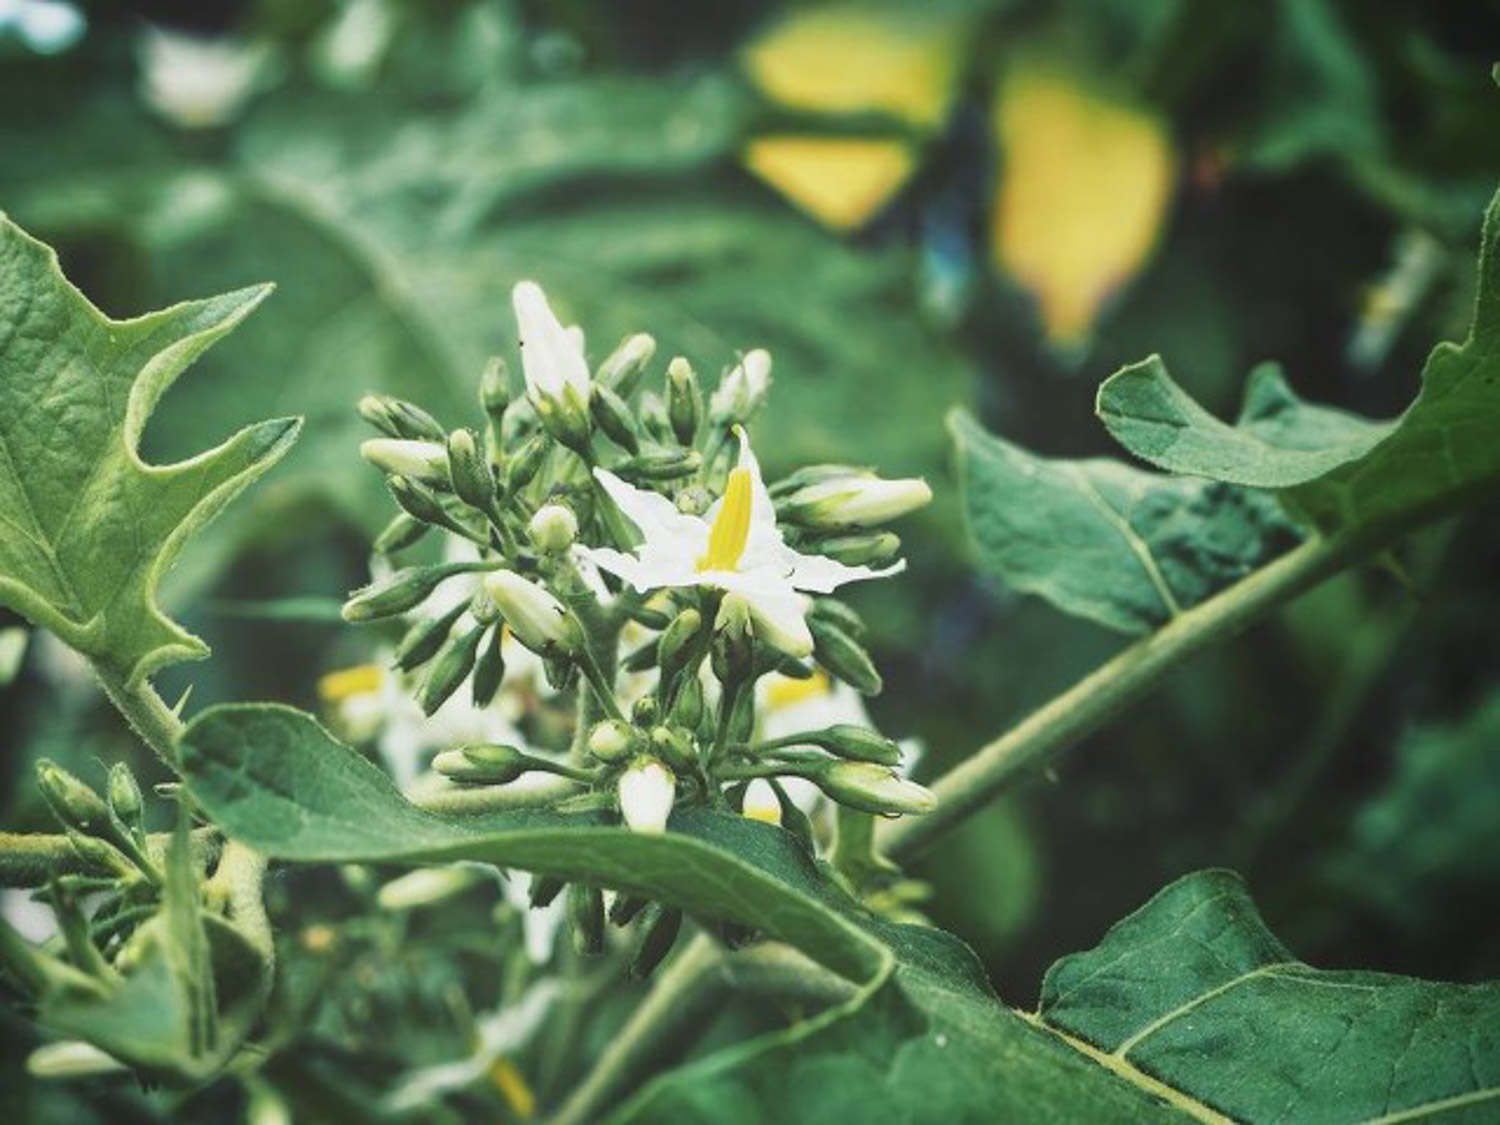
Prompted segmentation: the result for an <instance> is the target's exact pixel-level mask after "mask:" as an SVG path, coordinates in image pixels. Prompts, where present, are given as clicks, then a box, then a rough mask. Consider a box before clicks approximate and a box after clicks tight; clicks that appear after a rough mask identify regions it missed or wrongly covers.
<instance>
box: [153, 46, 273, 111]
mask: <svg viewBox="0 0 1500 1125" xmlns="http://www.w3.org/2000/svg"><path fill="white" fill-rule="evenodd" d="M140 58H141V93H142V96H143V97H144V98H145V99H146V102H147V104H148V105H150V106H151V108H152V109H154V110H155V111H156V112H157V113H159V114H161V115H162V116H163V117H165V118H167V120H169V121H171V122H172V123H173V124H174V125H180V126H181V127H182V128H184V129H202V128H207V127H211V126H215V125H223V124H225V123H226V122H228V121H230V120H232V119H233V118H234V117H235V116H236V115H237V114H238V113H239V111H240V109H241V107H242V106H243V105H244V104H245V101H246V99H248V98H249V97H250V94H251V93H252V92H253V91H254V89H255V87H256V85H257V84H258V82H259V81H260V77H261V73H262V70H263V69H264V67H265V65H266V63H267V62H268V60H269V49H268V48H267V47H266V45H265V44H264V43H255V44H250V43H243V42H240V41H239V40H235V39H205V38H199V37H197V36H193V35H182V34H179V33H177V32H174V31H162V30H161V29H159V28H155V27H147V28H145V29H144V31H143V32H142V35H141V40H140Z"/></svg>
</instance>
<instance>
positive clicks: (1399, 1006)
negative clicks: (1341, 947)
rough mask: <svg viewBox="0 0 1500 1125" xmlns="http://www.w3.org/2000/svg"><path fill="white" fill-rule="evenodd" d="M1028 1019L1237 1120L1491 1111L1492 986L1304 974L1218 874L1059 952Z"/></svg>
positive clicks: (1496, 1057)
mask: <svg viewBox="0 0 1500 1125" xmlns="http://www.w3.org/2000/svg"><path fill="white" fill-rule="evenodd" d="M1038 1016H1039V1018H1040V1021H1041V1022H1042V1023H1043V1024H1045V1025H1046V1026H1048V1027H1051V1028H1054V1029H1055V1030H1057V1031H1058V1032H1060V1033H1062V1034H1064V1035H1066V1036H1068V1037H1071V1038H1072V1039H1073V1040H1075V1041H1077V1042H1079V1043H1080V1044H1081V1045H1082V1046H1083V1047H1084V1049H1086V1050H1088V1051H1090V1052H1092V1053H1094V1054H1095V1055H1096V1057H1098V1058H1099V1060H1100V1061H1101V1062H1102V1063H1104V1064H1105V1065H1107V1066H1109V1067H1111V1068H1113V1069H1117V1070H1121V1071H1126V1070H1138V1071H1140V1072H1143V1073H1145V1074H1147V1075H1150V1076H1152V1077H1154V1078H1155V1079H1157V1080H1159V1081H1160V1082H1162V1083H1165V1084H1166V1085H1168V1086H1170V1087H1172V1088H1173V1089H1175V1090H1177V1091H1179V1092H1180V1093H1181V1094H1182V1095H1183V1096H1185V1097H1187V1098H1191V1099H1193V1100H1195V1101H1197V1102H1199V1103H1201V1104H1202V1105H1203V1106H1205V1107H1208V1108H1209V1109H1211V1110H1212V1111H1213V1112H1216V1113H1219V1114H1225V1115H1227V1116H1228V1117H1231V1118H1234V1119H1236V1120H1241V1121H1276V1120H1287V1119H1289V1118H1292V1117H1294V1118H1295V1119H1296V1120H1297V1121H1299V1122H1355V1121H1376V1120H1379V1121H1395V1120H1408V1119H1415V1118H1419V1117H1428V1116H1436V1115H1438V1114H1439V1113H1443V1112H1447V1113H1449V1114H1451V1115H1452V1117H1451V1119H1452V1120H1465V1121H1468V1120H1473V1121H1479V1120H1482V1119H1483V1120H1487V1119H1492V1118H1493V1115H1494V1113H1495V1110H1496V1108H1497V1106H1500V983H1488V984H1479V985H1459V984H1446V983H1441V982H1434V981H1423V980H1415V979H1411V978H1408V977H1398V976H1391V975H1387V974H1385V973H1372V972H1359V971H1325V970H1319V969H1313V968H1311V967H1309V966H1307V965H1304V964H1302V963H1301V962H1299V961H1297V960H1296V959H1295V958H1294V957H1293V956H1292V955H1291V954H1290V953H1289V952H1288V951H1287V950H1286V948H1285V947H1284V946H1283V945H1282V944H1281V943H1280V942H1279V941H1277V940H1276V938H1275V937H1274V936H1273V935H1272V934H1271V932H1270V931H1269V930H1268V929H1267V928H1266V926H1265V923H1264V922H1263V921H1262V920H1261V918H1260V916H1259V914H1258V913H1257V912H1256V909H1255V904H1254V902H1253V901H1252V900H1251V898H1250V895H1249V892H1248V891H1247V890H1246V888H1245V885H1244V883H1243V881H1242V880H1241V879H1240V878H1239V876H1238V875H1235V874H1234V873H1233V872H1229V871H1201V872H1197V873H1196V874H1193V875H1188V876H1186V877H1185V878H1183V879H1180V880H1178V881H1177V882H1175V883H1173V884H1171V885H1170V886H1168V887H1166V888H1165V889H1164V890H1162V891H1161V892H1160V893H1158V894H1157V895H1156V897H1155V898H1153V899H1152V900H1151V901H1150V902H1148V903H1147V904H1146V905H1145V906H1143V907H1141V909H1139V910H1138V911H1136V912H1135V913H1134V914H1132V915H1130V916H1129V917H1128V918H1126V919H1124V920H1123V921H1121V922H1119V923H1118V924H1117V925H1115V926H1114V927H1113V928H1112V929H1111V930H1110V931H1109V933H1108V934H1106V935H1105V937H1104V940H1103V941H1101V942H1100V943H1099V944H1098V945H1097V946H1095V947H1094V948H1093V949H1091V950H1089V951H1088V952H1086V953H1078V954H1074V955H1072V956H1070V957H1064V958H1063V959H1062V960H1060V961H1058V962H1057V964H1055V965H1053V966H1052V968H1051V970H1049V971H1048V973H1047V977H1046V980H1045V981H1044V982H1043V985H1042V999H1041V1005H1040V1008H1039V1011H1038ZM1465 1113H1467V1116H1465Z"/></svg>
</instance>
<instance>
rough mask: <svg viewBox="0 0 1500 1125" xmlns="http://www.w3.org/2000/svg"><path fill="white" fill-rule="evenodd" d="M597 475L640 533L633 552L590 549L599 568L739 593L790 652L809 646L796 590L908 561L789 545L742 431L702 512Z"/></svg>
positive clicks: (825, 586)
mask: <svg viewBox="0 0 1500 1125" xmlns="http://www.w3.org/2000/svg"><path fill="white" fill-rule="evenodd" d="M594 475H595V476H596V477H597V478H598V479H599V483H600V484H601V485H603V486H604V490H605V491H606V492H608V493H609V496H610V499H612V500H613V501H614V502H615V504H616V505H617V506H618V507H619V509H620V511H622V512H623V513H624V514H625V515H626V517H627V518H629V519H630V521H631V522H632V523H634V524H635V525H636V527H637V528H638V529H639V530H640V533H641V536H642V538H643V540H644V541H643V542H642V543H641V545H640V546H639V547H638V548H637V549H636V553H635V554H633V555H629V554H625V553H623V552H621V551H616V550H612V549H610V548H607V547H596V548H592V549H590V550H589V551H588V552H587V554H588V556H589V557H590V558H591V559H592V560H593V561H594V562H595V563H596V564H597V565H598V566H599V567H600V568H601V569H603V570H607V571H609V572H610V573H611V574H617V575H619V576H620V577H621V578H623V579H625V580H626V581H627V582H629V583H630V584H631V585H633V586H634V587H635V588H636V589H637V590H639V591H641V592H643V593H644V592H646V591H648V590H654V589H657V588H659V587H663V586H707V587H710V588H713V589H718V590H723V591H725V592H726V593H732V594H738V595H740V596H741V597H742V598H744V600H745V602H746V603H747V604H748V607H749V611H750V614H751V617H752V618H753V620H754V622H755V625H756V627H757V628H758V629H759V630H761V635H762V637H763V639H765V640H767V641H769V642H771V643H773V644H775V643H778V640H779V641H780V643H781V645H782V646H784V648H785V651H787V652H789V653H790V654H791V655H794V656H806V655H807V654H808V653H810V652H811V651H812V647H813V646H812V634H811V633H810V632H809V631H808V628H807V598H806V597H804V596H803V595H802V594H801V593H799V592H798V591H803V590H805V591H808V592H811V593H818V594H826V593H828V592H830V591H831V590H834V589H836V588H837V587H839V586H842V585H843V584H844V583H846V582H853V581H855V580H857V579H861V578H881V577H884V576H885V575H888V574H895V573H896V572H898V571H899V570H901V569H902V568H903V567H904V566H905V565H906V564H905V563H904V562H901V563H896V564H895V565H893V566H889V567H886V568H885V569H884V570H873V569H871V568H870V567H865V566H846V565H845V564H843V563H841V562H836V561H835V560H833V559H830V558H825V557H824V556H822V555H804V554H801V553H799V552H797V551H795V550H793V549H792V548H791V547H788V546H787V545H786V542H785V540H783V539H782V537H781V531H780V530H779V529H778V528H777V526H776V511H775V509H774V507H773V506H772V504H771V497H770V496H769V495H768V494H767V492H766V486H765V483H764V482H763V481H762V480H761V476H760V465H759V464H758V463H757V462H756V460H755V454H754V453H752V452H751V451H750V443H749V442H748V441H746V440H745V434H744V431H743V430H741V431H740V458H739V465H738V467H736V468H735V469H733V470H731V471H730V473H729V482H728V484H727V485H726V486H725V489H724V495H723V496H722V497H721V498H720V499H719V500H718V501H717V502H715V504H714V505H713V507H711V508H710V509H709V510H708V512H707V513H705V514H704V515H702V516H691V515H687V514H685V513H683V512H679V511H678V510H677V506H676V505H675V504H673V503H672V501H670V500H668V499H667V498H666V497H665V496H662V495H661V494H660V493H656V492H650V491H646V490H644V489H639V488H636V487H634V486H633V485H630V484H627V483H625V482H624V481H623V480H621V479H620V478H619V477H617V476H615V475H614V474H613V473H611V472H609V471H608V470H606V469H598V468H596V469H595V470H594Z"/></svg>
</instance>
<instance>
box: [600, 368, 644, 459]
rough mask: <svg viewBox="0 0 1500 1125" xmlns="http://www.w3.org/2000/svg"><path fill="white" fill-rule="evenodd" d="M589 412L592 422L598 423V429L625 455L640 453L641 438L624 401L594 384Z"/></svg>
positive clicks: (607, 389)
mask: <svg viewBox="0 0 1500 1125" xmlns="http://www.w3.org/2000/svg"><path fill="white" fill-rule="evenodd" d="M589 410H590V411H591V412H592V413H593V415H594V421H595V422H597V423H599V428H600V429H601V430H603V431H604V433H605V436H607V437H608V438H609V440H610V441H612V442H614V443H615V444H616V445H618V446H619V447H620V448H621V449H623V450H625V451H626V452H627V453H639V452H640V451H641V437H640V434H639V433H638V432H637V431H636V425H635V419H634V418H633V417H631V414H630V407H628V406H626V405H625V400H624V399H622V398H621V397H620V396H619V395H617V394H615V392H614V391H612V390H610V389H609V388H608V387H606V386H604V385H603V384H602V383H595V384H594V390H593V393H592V395H591V396H590V398H589Z"/></svg>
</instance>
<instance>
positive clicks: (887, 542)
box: [808, 531, 901, 566]
mask: <svg viewBox="0 0 1500 1125" xmlns="http://www.w3.org/2000/svg"><path fill="white" fill-rule="evenodd" d="M808 550H809V551H810V552H812V553H813V554H817V555H827V556H828V557H829V558H830V559H835V560H837V561H838V562H841V563H844V564H846V565H847V566H880V565H882V564H884V563H888V562H890V561H892V560H893V559H894V558H895V557H896V556H897V555H899V554H900V553H901V537H900V536H898V535H895V534H894V533H892V532H889V531H868V532H865V533H864V534H861V535H840V536H836V537H835V538H833V539H820V540H818V541H817V542H815V543H812V544H809V545H808Z"/></svg>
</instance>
